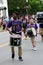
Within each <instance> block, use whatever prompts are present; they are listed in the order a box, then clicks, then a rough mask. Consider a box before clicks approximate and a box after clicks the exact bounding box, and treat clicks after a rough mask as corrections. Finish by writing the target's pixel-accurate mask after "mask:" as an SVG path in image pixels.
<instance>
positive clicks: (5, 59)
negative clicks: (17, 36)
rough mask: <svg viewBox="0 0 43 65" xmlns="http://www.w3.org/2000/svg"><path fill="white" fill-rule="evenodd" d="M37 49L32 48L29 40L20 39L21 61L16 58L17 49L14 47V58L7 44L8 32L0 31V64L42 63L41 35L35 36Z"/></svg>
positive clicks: (34, 64) (23, 64) (36, 64)
mask: <svg viewBox="0 0 43 65" xmlns="http://www.w3.org/2000/svg"><path fill="white" fill-rule="evenodd" d="M36 41H37V51H33V50H32V44H31V40H30V39H29V38H27V40H22V49H23V55H22V57H23V60H24V61H23V62H21V61H19V60H18V50H17V47H15V58H14V60H12V58H11V50H10V46H9V33H8V32H2V33H0V65H26V64H27V65H43V42H41V36H40V35H38V36H37V37H36Z"/></svg>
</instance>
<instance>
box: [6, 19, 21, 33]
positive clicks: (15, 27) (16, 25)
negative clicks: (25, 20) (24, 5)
mask: <svg viewBox="0 0 43 65" xmlns="http://www.w3.org/2000/svg"><path fill="white" fill-rule="evenodd" d="M7 27H8V28H10V27H12V32H13V33H16V32H20V31H21V30H22V21H19V20H17V21H16V20H13V21H10V22H9V23H8V25H7Z"/></svg>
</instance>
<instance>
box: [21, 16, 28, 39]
mask: <svg viewBox="0 0 43 65" xmlns="http://www.w3.org/2000/svg"><path fill="white" fill-rule="evenodd" d="M22 22H23V25H22V26H23V28H22V30H23V32H24V39H27V34H26V29H27V19H26V17H25V15H23V16H22Z"/></svg>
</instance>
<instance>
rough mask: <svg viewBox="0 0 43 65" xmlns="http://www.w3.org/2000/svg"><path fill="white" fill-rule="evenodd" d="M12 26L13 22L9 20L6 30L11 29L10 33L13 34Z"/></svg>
mask: <svg viewBox="0 0 43 65" xmlns="http://www.w3.org/2000/svg"><path fill="white" fill-rule="evenodd" d="M11 26H12V22H9V23H8V24H7V26H6V30H7V31H9V33H10V34H11V35H12V32H11V31H10V29H9V28H10V27H11Z"/></svg>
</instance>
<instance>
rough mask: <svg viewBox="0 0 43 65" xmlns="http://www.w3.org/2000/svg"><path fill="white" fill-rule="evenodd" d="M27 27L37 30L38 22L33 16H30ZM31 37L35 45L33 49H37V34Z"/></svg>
mask: <svg viewBox="0 0 43 65" xmlns="http://www.w3.org/2000/svg"><path fill="white" fill-rule="evenodd" d="M27 28H34V29H35V30H36V32H37V28H38V27H37V24H36V23H35V21H34V19H33V18H30V21H29V24H28V25H27ZM30 39H31V41H32V45H33V50H34V51H36V40H35V36H30Z"/></svg>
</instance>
